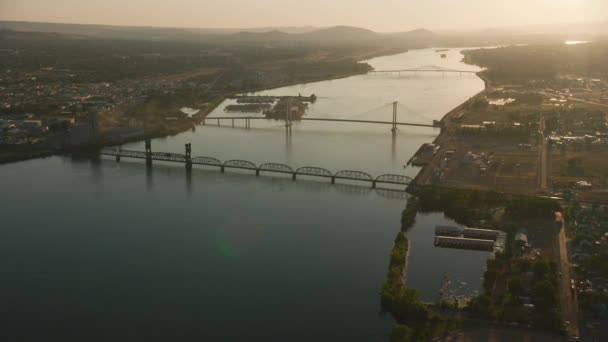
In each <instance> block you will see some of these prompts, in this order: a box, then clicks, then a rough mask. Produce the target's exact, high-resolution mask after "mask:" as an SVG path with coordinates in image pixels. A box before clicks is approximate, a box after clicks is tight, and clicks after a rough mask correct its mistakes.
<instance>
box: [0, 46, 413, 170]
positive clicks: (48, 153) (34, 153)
mask: <svg viewBox="0 0 608 342" xmlns="http://www.w3.org/2000/svg"><path fill="white" fill-rule="evenodd" d="M408 51H410V49H405V50H403V51H386V53H385V52H380V53H369V54H365V55H362V56H357V57H356V60H357V63H361V64H367V63H364V62H365V61H367V60H370V59H373V58H379V57H386V56H392V55H398V54H402V53H406V52H408ZM368 66H369V64H368ZM369 69H370V70H371V66H370V68H369ZM370 70H368V71H366V72H353V73H349V74H338V75H332V76H330V77H321V78H318V79H311V80H308V81H305V82H302V81H300V82H298V81H293V82H287V83H285V84H281V85H277V86H274V87H270V88H252V89H246V90H243V91H239V92H236V93H231V94H226V95H225V96H223V97H222V99H221V101H217V104H215V105H214V106H212V107H209V108H207V111H206V112H205V113H201V114H198V115H195V116H193V117H192V120H191V121H190V122H183V123H180V125H179V127H174V128H172V129H171V128H170V129H169V131H168V132H150V133H149V134H144V135H143V136H140V137H135V138H131V139H125V140H121V141H120V142H118V141H116V142H115V141H104V142H99V143H95V144H89V145H83V146H78V147H66V148H62V149H35V150H30V151H26V152H22V153H18V154H13V155H10V156H8V157H0V165H4V164H10V163H16V162H22V161H27V160H33V159H39V158H48V157H52V156H60V155H64V154H72V153H79V152H90V151H91V150H99V149H102V148H104V147H112V146H117V145H122V144H129V143H136V142H142V141H145V140H147V139H157V138H166V137H171V136H175V135H178V134H181V133H184V132H186V131H188V130H190V129H193V128H195V127H196V126H199V125H201V123H202V122H203V120H204V119H206V118H207V116H208V115H209V114H211V113H212V112H213V111H214V110H216V109H217V108H218V107H219V106H220V105H221V104H222V103H223V102H224V101H225V100H226V99H228V98H230V97H232V96H238V95H242V94H250V93H254V92H262V91H272V90H275V89H279V88H285V87H292V86H296V85H307V84H311V83H317V82H324V81H333V80H339V79H344V78H349V77H353V76H362V75H367V74H369V71H370Z"/></svg>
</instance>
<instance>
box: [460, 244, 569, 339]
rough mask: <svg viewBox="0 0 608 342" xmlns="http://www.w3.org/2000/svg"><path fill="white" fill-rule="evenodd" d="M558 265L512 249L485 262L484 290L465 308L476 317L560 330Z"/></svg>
mask: <svg viewBox="0 0 608 342" xmlns="http://www.w3.org/2000/svg"><path fill="white" fill-rule="evenodd" d="M557 291H558V275H557V265H556V264H555V263H550V262H547V261H545V260H543V259H536V260H530V259H525V258H516V257H514V256H513V254H512V252H511V250H508V251H506V252H505V253H497V255H496V257H495V258H494V259H490V260H488V262H487V271H486V272H485V274H484V293H483V294H482V295H481V296H479V297H477V298H474V299H473V300H472V301H471V302H470V303H469V307H468V309H469V310H470V311H471V312H472V313H474V314H475V315H476V316H477V317H479V318H483V319H490V320H496V321H502V322H515V323H521V324H525V325H532V326H534V327H536V328H539V329H543V330H550V331H556V332H559V331H560V330H561V326H560V317H559V300H558V292H557Z"/></svg>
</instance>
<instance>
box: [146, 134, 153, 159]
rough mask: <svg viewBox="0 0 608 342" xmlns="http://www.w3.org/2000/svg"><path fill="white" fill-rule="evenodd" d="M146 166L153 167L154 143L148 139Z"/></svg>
mask: <svg viewBox="0 0 608 342" xmlns="http://www.w3.org/2000/svg"><path fill="white" fill-rule="evenodd" d="M146 164H147V165H152V141H151V140H150V139H146Z"/></svg>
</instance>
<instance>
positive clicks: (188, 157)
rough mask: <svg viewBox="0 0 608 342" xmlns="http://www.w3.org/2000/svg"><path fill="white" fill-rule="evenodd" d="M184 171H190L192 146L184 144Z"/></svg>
mask: <svg viewBox="0 0 608 342" xmlns="http://www.w3.org/2000/svg"><path fill="white" fill-rule="evenodd" d="M186 170H188V171H190V170H192V144H190V143H188V144H186Z"/></svg>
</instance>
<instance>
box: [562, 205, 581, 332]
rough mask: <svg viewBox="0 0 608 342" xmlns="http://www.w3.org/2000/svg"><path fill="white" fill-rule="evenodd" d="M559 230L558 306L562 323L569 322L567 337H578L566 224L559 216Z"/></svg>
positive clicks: (576, 303)
mask: <svg viewBox="0 0 608 342" xmlns="http://www.w3.org/2000/svg"><path fill="white" fill-rule="evenodd" d="M558 216H559V217H558V219H561V223H562V226H561V229H560V232H559V235H558V237H557V244H558V250H559V267H560V271H561V279H560V280H559V283H560V304H561V318H562V322H570V324H567V329H568V335H570V336H579V328H578V302H577V300H576V291H572V290H571V287H570V279H571V277H570V261H569V259H568V239H567V237H566V223H565V221H564V219H563V217H562V216H561V215H558Z"/></svg>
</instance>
